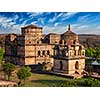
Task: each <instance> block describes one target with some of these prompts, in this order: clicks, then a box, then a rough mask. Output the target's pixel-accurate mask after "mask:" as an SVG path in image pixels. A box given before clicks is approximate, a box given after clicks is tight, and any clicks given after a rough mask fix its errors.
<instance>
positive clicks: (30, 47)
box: [5, 25, 85, 74]
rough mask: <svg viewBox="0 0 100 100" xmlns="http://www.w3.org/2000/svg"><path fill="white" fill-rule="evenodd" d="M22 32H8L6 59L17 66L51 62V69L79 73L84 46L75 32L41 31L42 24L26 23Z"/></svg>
mask: <svg viewBox="0 0 100 100" xmlns="http://www.w3.org/2000/svg"><path fill="white" fill-rule="evenodd" d="M21 32H22V34H20V35H17V34H8V35H7V36H6V40H5V61H6V62H11V63H14V64H16V65H36V64H43V63H44V62H45V63H50V65H51V67H52V70H53V71H58V72H63V73H67V74H74V73H82V71H83V70H84V68H85V49H84V47H83V46H82V45H81V44H79V41H78V35H77V34H75V33H73V32H72V31H71V30H70V25H69V27H68V31H66V32H65V33H64V34H61V35H60V34H55V33H50V34H48V35H46V36H44V35H43V34H42V27H37V26H35V25H29V26H26V27H23V28H21Z"/></svg>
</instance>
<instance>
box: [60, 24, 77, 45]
mask: <svg viewBox="0 0 100 100" xmlns="http://www.w3.org/2000/svg"><path fill="white" fill-rule="evenodd" d="M61 40H64V41H66V43H67V44H73V43H74V41H76V42H77V43H78V35H77V34H76V33H74V32H72V31H71V29H70V25H69V26H68V30H67V31H66V32H65V33H63V34H62V35H61Z"/></svg>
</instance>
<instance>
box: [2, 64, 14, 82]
mask: <svg viewBox="0 0 100 100" xmlns="http://www.w3.org/2000/svg"><path fill="white" fill-rule="evenodd" d="M2 69H3V72H4V73H5V75H7V76H8V80H10V77H11V75H12V72H13V71H14V70H15V65H14V64H12V63H5V64H3V68H2Z"/></svg>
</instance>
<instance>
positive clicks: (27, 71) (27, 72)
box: [17, 67, 32, 82]
mask: <svg viewBox="0 0 100 100" xmlns="http://www.w3.org/2000/svg"><path fill="white" fill-rule="evenodd" d="M31 74H32V73H31V68H30V67H22V68H21V69H20V70H19V71H18V73H17V77H18V79H20V80H21V81H22V80H24V82H25V80H26V79H27V78H28V77H30V76H31Z"/></svg>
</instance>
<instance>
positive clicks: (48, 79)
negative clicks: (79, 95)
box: [0, 69, 86, 87]
mask: <svg viewBox="0 0 100 100" xmlns="http://www.w3.org/2000/svg"><path fill="white" fill-rule="evenodd" d="M16 70H17V69H16ZM0 76H3V73H0ZM85 79H86V78H81V79H70V78H65V77H61V76H56V75H49V74H39V73H32V76H31V77H30V78H29V79H28V80H26V81H25V85H24V86H25V87H74V86H75V87H82V86H83V83H84V80H85ZM11 81H14V82H17V83H18V82H19V79H18V78H17V75H16V74H15V73H14V74H13V75H12V77H11Z"/></svg>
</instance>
